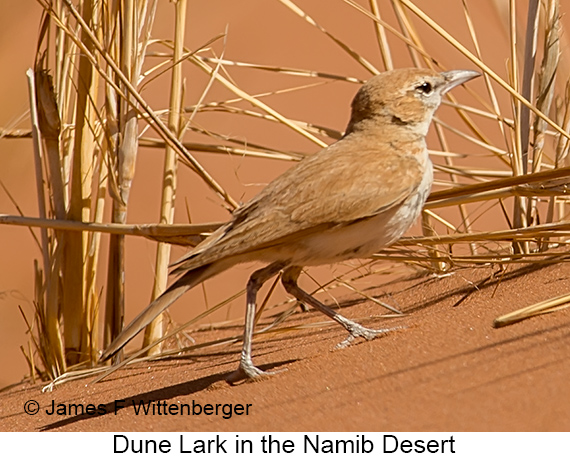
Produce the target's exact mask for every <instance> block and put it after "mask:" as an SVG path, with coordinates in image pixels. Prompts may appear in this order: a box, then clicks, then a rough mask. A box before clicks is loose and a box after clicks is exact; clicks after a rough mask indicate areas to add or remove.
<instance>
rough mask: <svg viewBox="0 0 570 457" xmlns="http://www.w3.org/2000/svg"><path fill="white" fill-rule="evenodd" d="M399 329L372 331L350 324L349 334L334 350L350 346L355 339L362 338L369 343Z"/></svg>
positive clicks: (354, 323)
mask: <svg viewBox="0 0 570 457" xmlns="http://www.w3.org/2000/svg"><path fill="white" fill-rule="evenodd" d="M400 328H401V327H392V328H383V329H379V330H374V329H371V328H367V327H364V326H362V325H360V324H357V323H356V322H351V323H350V325H349V328H347V330H348V331H349V332H350V334H349V335H348V336H347V337H346V339H345V340H344V341H341V342H340V343H338V344H337V345H336V349H342V348H345V347H347V346H350V343H352V342H353V341H354V340H355V339H356V338H364V339H365V340H367V341H370V340H373V339H374V338H376V337H377V336H379V335H383V334H385V333H388V332H391V331H392V330H398V329H400Z"/></svg>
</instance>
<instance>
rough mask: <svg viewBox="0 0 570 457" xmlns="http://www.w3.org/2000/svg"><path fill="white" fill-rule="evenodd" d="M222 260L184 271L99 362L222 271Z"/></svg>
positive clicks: (115, 341) (111, 354)
mask: <svg viewBox="0 0 570 457" xmlns="http://www.w3.org/2000/svg"><path fill="white" fill-rule="evenodd" d="M223 264H224V262H214V263H211V264H208V265H204V266H202V267H199V268H195V269H193V270H190V271H188V272H186V273H185V274H184V275H182V276H181V277H180V278H178V279H177V280H176V281H175V282H174V283H172V285H171V286H170V287H169V288H168V289H166V290H165V291H164V292H163V293H162V294H161V295H160V296H159V297H158V298H157V299H156V300H154V301H153V302H152V303H151V304H150V305H148V306H147V307H146V308H145V309H144V310H143V311H142V312H141V313H140V314H139V315H138V316H137V317H135V318H134V319H133V321H132V322H131V323H130V324H129V325H127V326H126V327H125V328H124V329H123V331H122V332H121V333H120V334H119V336H117V338H115V339H114V340H113V341H112V342H111V344H110V345H109V346H108V347H107V348H106V349H105V351H104V352H103V354H102V355H101V358H100V359H99V361H100V362H103V361H105V360H107V359H109V358H111V357H112V356H113V355H115V354H116V353H117V352H118V351H119V350H120V349H121V348H122V347H123V346H124V345H125V344H127V343H128V342H129V341H131V340H132V339H133V338H134V337H135V336H136V335H137V334H138V333H139V332H140V331H141V330H142V329H143V328H145V327H146V326H147V325H148V324H150V322H151V321H152V320H153V319H154V318H155V317H157V316H158V315H159V314H160V313H162V312H163V311H164V310H165V309H166V308H168V307H169V306H170V305H171V304H172V303H174V302H175V301H176V300H177V299H178V298H180V297H181V296H182V295H183V294H184V293H185V292H187V291H188V290H190V289H192V287H194V286H196V285H198V284H200V283H201V282H202V281H205V280H206V279H208V278H211V277H212V276H214V275H216V274H218V273H220V272H222V271H223V270H225V269H226V268H227V266H226V265H223Z"/></svg>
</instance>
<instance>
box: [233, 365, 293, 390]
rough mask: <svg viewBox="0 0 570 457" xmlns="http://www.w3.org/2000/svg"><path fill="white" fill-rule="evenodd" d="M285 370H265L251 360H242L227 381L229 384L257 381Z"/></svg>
mask: <svg viewBox="0 0 570 457" xmlns="http://www.w3.org/2000/svg"><path fill="white" fill-rule="evenodd" d="M282 371H285V370H284V369H283V370H275V371H263V370H262V369H260V368H257V367H256V366H255V365H254V364H253V363H252V362H251V361H250V362H249V363H248V362H244V361H242V362H240V364H239V367H238V369H237V370H236V371H234V372H233V373H231V374H230V375H229V376H228V377H227V378H226V380H227V382H228V383H229V384H232V385H234V384H237V383H238V382H241V381H247V380H252V381H257V380H260V379H262V378H264V377H268V376H273V375H274V374H277V373H280V372H282Z"/></svg>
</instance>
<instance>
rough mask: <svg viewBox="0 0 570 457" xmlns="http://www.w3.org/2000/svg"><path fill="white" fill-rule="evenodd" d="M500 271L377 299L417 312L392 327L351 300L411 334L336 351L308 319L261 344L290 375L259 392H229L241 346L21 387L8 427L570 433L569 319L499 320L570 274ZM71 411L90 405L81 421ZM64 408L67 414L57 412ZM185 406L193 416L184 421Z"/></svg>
mask: <svg viewBox="0 0 570 457" xmlns="http://www.w3.org/2000/svg"><path fill="white" fill-rule="evenodd" d="M497 271H498V270H497V268H496V267H494V268H491V267H481V268H478V269H465V270H459V271H457V272H455V273H454V274H452V275H450V276H446V277H441V278H436V277H433V276H424V277H409V278H407V279H404V280H402V281H398V282H394V283H391V284H390V283H389V284H384V285H383V286H382V287H381V289H376V290H374V289H371V290H369V292H370V293H372V294H374V295H375V296H377V297H379V298H380V299H381V298H382V297H383V296H385V294H390V296H391V297H392V298H394V299H395V300H397V301H398V303H400V304H402V306H403V307H404V309H405V311H406V312H407V315H406V316H405V317H403V318H398V319H396V320H391V321H389V322H385V321H382V320H380V319H378V318H375V317H369V316H375V315H377V314H379V310H378V309H377V306H378V305H376V304H374V303H371V302H369V301H362V300H359V299H358V300H357V299H355V300H353V301H347V302H344V303H343V304H342V305H343V310H342V312H343V314H345V315H346V316H348V317H352V318H355V319H358V320H360V321H361V322H363V323H365V324H366V325H368V326H371V327H382V326H395V325H397V326H401V327H403V328H401V329H398V330H395V331H393V332H391V333H389V334H387V335H386V336H385V337H383V338H379V339H376V340H374V341H371V342H361V343H360V344H353V345H352V346H350V347H348V348H345V349H337V350H334V347H335V345H336V344H337V343H338V342H340V341H342V340H343V338H344V336H345V335H344V331H343V329H342V328H340V327H338V326H336V325H333V326H330V325H327V324H326V323H325V321H324V320H323V319H322V316H320V315H318V313H315V312H309V313H297V314H295V315H294V316H292V317H291V318H290V319H288V320H287V321H286V322H285V323H284V324H282V326H290V325H293V324H296V323H309V322H316V323H322V324H320V325H316V326H315V327H314V328H313V329H306V330H301V331H295V332H284V333H280V334H274V335H273V336H271V337H267V336H265V337H259V338H258V339H257V340H256V341H255V344H254V359H255V362H256V363H257V364H258V365H259V366H260V367H261V368H264V369H276V370H282V371H281V372H279V373H278V374H276V375H275V376H271V377H267V378H265V379H263V380H261V381H258V382H245V383H242V384H239V385H237V386H230V385H228V384H227V383H226V381H225V378H226V376H227V375H228V374H229V373H230V372H232V370H233V369H234V368H235V367H236V365H237V359H238V351H239V345H238V344H234V345H232V346H229V347H228V346H226V347H222V348H218V349H217V352H215V353H214V352H212V350H210V352H209V353H203V354H201V355H193V356H191V357H185V358H179V359H177V360H169V361H160V362H153V363H140V364H137V365H134V366H131V367H129V368H126V369H122V370H120V371H117V372H116V373H114V374H113V375H111V376H110V377H109V378H107V379H106V380H104V381H102V382H99V383H97V384H93V383H91V381H92V378H91V379H88V380H83V381H75V382H70V383H68V384H64V385H61V386H58V387H56V388H55V389H54V390H53V392H50V393H42V392H41V386H40V385H21V386H18V387H15V388H12V389H11V390H9V391H6V392H4V393H2V394H0V430H1V431H38V430H52V431H152V430H154V431H444V430H454V431H569V430H570V411H569V409H568V407H567V406H568V405H567V399H568V398H570V386H569V384H568V379H569V377H570V358H569V351H568V343H569V336H570V310H563V311H559V312H556V313H552V314H547V315H543V316H539V317H535V318H532V319H529V320H526V321H523V322H519V323H517V324H515V325H511V326H508V327H505V328H502V329H494V328H493V327H492V322H493V319H494V318H495V317H497V316H499V315H501V314H504V313H506V312H509V311H513V310H515V309H517V308H520V307H522V306H525V305H530V304H532V303H535V302H537V301H540V300H544V299H547V298H550V297H554V296H556V295H560V294H563V293H567V291H568V289H569V286H570V265H568V264H565V263H562V264H557V265H550V266H545V267H542V268H539V269H537V268H528V267H510V268H508V269H507V271H506V272H504V273H500V274H497ZM237 332H239V329H238V328H231V329H225V330H217V331H209V332H205V333H200V334H199V335H198V337H199V340H200V341H207V340H212V339H214V338H219V337H223V336H227V335H233V334H235V333H237ZM29 400H34V401H36V402H38V405H39V412H38V413H37V414H35V415H28V414H26V413H25V412H24V406H25V403H26V402H27V401H29ZM116 402H118V403H116ZM141 402H142V403H143V404H144V405H146V406H150V408H149V410H148V414H144V413H143V411H142V409H139V410H138V414H137V411H136V409H135V408H134V407H133V404H135V405H140V404H141ZM71 404H74V405H80V406H79V408H81V407H82V408H87V407H88V405H93V406H92V407H90V408H89V409H84V414H79V415H77V414H76V411H75V410H72V411H70V405H71ZM183 404H187V405H189V406H188V407H183V406H181V405H183ZM208 404H210V405H213V406H212V407H211V408H212V409H211V410H209V409H207V407H206V405H208ZM217 404H219V405H222V406H219V407H218V410H217V414H216V405H217ZM28 405H29V404H28ZM62 405H63V406H62ZM116 405H118V406H124V408H118V407H117V406H116ZM153 405H154V410H153ZM197 405H200V407H201V408H202V414H196V413H197V412H198V410H199V407H198V406H197ZM223 405H232V406H231V407H230V406H225V407H224V406H223ZM240 405H241V406H240ZM248 405H249V406H248ZM32 406H33V405H32ZM54 407H55V411H56V413H55V414H48V413H49V412H52V410H53V408H54ZM72 408H73V407H72ZM184 408H189V409H190V410H192V408H193V411H194V414H190V415H189V414H187V413H186V412H185V413H184V414H180V412H181V411H187V410H184ZM204 411H208V412H210V413H211V414H208V415H206V414H205V413H204ZM58 412H59V413H60V414H58ZM230 413H231V414H230ZM230 415H231V417H229V416H230ZM224 416H226V417H224Z"/></svg>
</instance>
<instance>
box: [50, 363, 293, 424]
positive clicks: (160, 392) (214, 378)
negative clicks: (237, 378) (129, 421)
mask: <svg viewBox="0 0 570 457" xmlns="http://www.w3.org/2000/svg"><path fill="white" fill-rule="evenodd" d="M292 362H295V360H284V361H281V362H276V363H268V364H264V365H260V366H259V368H261V369H262V370H264V371H271V370H272V369H275V368H277V367H280V366H282V365H286V364H289V363H292ZM230 374H231V372H226V373H217V374H213V375H209V376H204V377H203V378H199V379H194V380H192V381H187V382H181V383H179V384H175V385H172V386H167V387H161V388H160V389H156V390H152V391H150V392H144V393H141V394H137V395H132V396H130V397H125V398H121V399H120V400H113V401H112V402H109V403H105V404H102V406H103V408H101V405H98V407H99V408H100V409H98V410H97V413H96V414H87V413H83V414H78V415H77V416H73V417H68V418H65V419H62V420H59V421H56V422H53V423H51V424H48V425H45V426H43V427H41V428H40V431H41V432H46V431H50V430H55V429H59V428H61V427H65V426H68V425H71V424H75V423H78V422H82V421H84V420H89V419H94V418H96V417H101V416H105V415H107V414H116V413H117V412H118V411H119V410H121V409H126V408H129V407H131V406H132V405H141V404H147V405H148V404H149V403H150V402H154V403H156V402H159V401H165V400H170V399H172V398H176V397H181V396H185V395H191V394H194V393H197V392H200V391H202V390H205V389H207V388H208V387H210V386H211V385H212V384H214V383H216V382H219V381H226V380H227V378H228V376H229V375H230ZM101 410H103V411H104V412H102V413H99V411H101Z"/></svg>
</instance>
